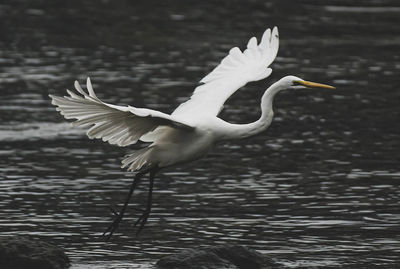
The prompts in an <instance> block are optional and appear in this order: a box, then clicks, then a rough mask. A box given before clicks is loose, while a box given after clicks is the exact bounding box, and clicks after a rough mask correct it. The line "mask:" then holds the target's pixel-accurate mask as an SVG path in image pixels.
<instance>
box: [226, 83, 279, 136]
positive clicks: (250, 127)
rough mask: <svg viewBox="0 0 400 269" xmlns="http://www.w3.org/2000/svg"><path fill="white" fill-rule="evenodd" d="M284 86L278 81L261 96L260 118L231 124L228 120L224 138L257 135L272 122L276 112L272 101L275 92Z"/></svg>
mask: <svg viewBox="0 0 400 269" xmlns="http://www.w3.org/2000/svg"><path fill="white" fill-rule="evenodd" d="M280 90H282V87H280V86H279V85H278V83H274V84H273V85H271V86H270V87H269V88H268V89H267V90H266V91H265V93H264V94H263V96H262V98H261V116H260V118H259V119H258V120H256V121H255V122H252V123H247V124H230V123H227V122H224V123H226V125H225V126H224V134H223V139H238V138H245V137H249V136H253V135H256V134H258V133H260V132H262V131H264V130H265V129H267V128H268V126H269V125H270V124H271V121H272V118H273V116H274V112H273V110H272V102H273V100H274V97H275V94H277V93H278V92H279V91H280Z"/></svg>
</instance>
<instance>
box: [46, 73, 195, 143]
mask: <svg viewBox="0 0 400 269" xmlns="http://www.w3.org/2000/svg"><path fill="white" fill-rule="evenodd" d="M86 86H87V89H88V91H89V94H88V93H87V92H85V91H84V90H83V89H82V88H81V86H80V85H79V83H78V82H77V81H75V89H76V90H77V91H78V93H80V94H81V95H78V94H76V93H74V92H71V91H69V90H67V92H68V94H69V95H70V96H64V97H59V96H54V95H49V96H50V97H51V99H52V104H53V105H56V106H58V107H57V110H58V111H60V113H61V115H63V116H64V117H65V118H66V119H77V121H75V122H74V124H75V125H78V126H79V125H82V126H91V128H90V129H89V130H88V131H87V135H88V137H89V138H101V139H102V140H103V141H107V142H109V143H110V144H117V145H118V146H127V145H130V144H135V143H136V142H137V141H138V140H139V139H140V137H141V136H143V135H145V134H146V133H149V132H151V131H153V130H154V129H156V128H157V127H158V126H163V125H168V126H172V127H174V128H178V129H185V130H189V131H191V130H193V129H194V127H192V126H189V125H187V124H185V123H183V122H180V121H178V120H175V119H174V117H172V116H170V115H167V114H164V113H162V112H159V111H156V110H151V109H146V108H136V107H132V106H116V105H112V104H107V103H104V102H102V101H101V100H100V99H99V98H98V97H97V96H96V94H95V93H94V90H93V87H92V84H91V82H90V79H89V78H88V79H87V84H86Z"/></svg>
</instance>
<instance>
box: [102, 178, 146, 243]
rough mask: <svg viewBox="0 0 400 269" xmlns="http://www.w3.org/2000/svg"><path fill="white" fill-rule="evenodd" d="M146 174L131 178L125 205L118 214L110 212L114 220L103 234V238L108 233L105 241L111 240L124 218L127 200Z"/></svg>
mask: <svg viewBox="0 0 400 269" xmlns="http://www.w3.org/2000/svg"><path fill="white" fill-rule="evenodd" d="M147 172H148V170H144V171H140V172H138V173H137V174H136V175H135V177H134V178H133V181H132V185H131V188H130V189H129V193H128V196H127V197H126V200H125V203H124V205H123V206H122V208H121V210H120V211H119V213H116V212H115V211H114V210H112V211H113V213H114V215H115V219H114V221H113V222H112V223H111V224H110V226H108V228H107V230H105V232H104V233H103V236H106V234H107V233H108V235H107V238H106V240H107V241H108V240H109V239H110V238H111V236H112V234H113V233H114V232H115V230H116V229H117V228H118V225H119V223H120V222H121V220H122V218H123V217H124V214H125V210H126V208H127V206H128V204H129V200H130V199H131V197H132V194H133V191H134V190H135V188H136V186H137V184H138V183H139V181H140V179H141V178H142V176H143V175H144V174H146V173H147Z"/></svg>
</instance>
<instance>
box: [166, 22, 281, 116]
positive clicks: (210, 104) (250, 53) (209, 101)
mask: <svg viewBox="0 0 400 269" xmlns="http://www.w3.org/2000/svg"><path fill="white" fill-rule="evenodd" d="M278 47H279V35H278V28H277V27H274V29H273V30H272V32H271V29H267V30H266V31H265V32H264V34H263V36H262V38H261V42H260V43H259V44H257V38H255V37H252V38H250V40H249V42H248V43H247V49H246V50H244V51H243V52H242V51H241V50H240V49H239V48H237V47H234V48H232V49H231V50H230V51H229V54H228V55H227V56H226V57H225V58H224V59H222V61H221V63H220V64H219V65H218V66H217V67H216V68H215V69H214V70H213V71H212V72H211V73H210V74H208V75H207V76H205V77H204V78H203V79H202V80H201V81H200V82H201V83H203V84H202V85H200V86H198V87H197V88H196V89H195V91H194V93H193V94H192V96H191V98H190V99H189V100H188V101H186V102H185V103H182V104H181V105H180V106H179V107H178V108H177V109H176V110H175V111H174V112H173V113H172V116H179V118H185V117H187V118H189V117H191V116H193V115H195V114H201V115H204V114H208V115H214V116H216V115H218V113H219V112H220V110H221V109H222V107H223V104H224V103H225V101H226V100H227V99H228V98H229V97H230V96H231V95H232V94H233V93H234V92H235V91H237V90H238V89H239V88H241V87H242V86H244V85H245V84H246V83H248V82H250V81H257V80H261V79H264V78H266V77H268V76H269V75H270V74H271V72H272V69H271V68H268V67H269V65H270V64H271V63H272V62H273V61H274V59H275V57H276V54H277V53H278Z"/></svg>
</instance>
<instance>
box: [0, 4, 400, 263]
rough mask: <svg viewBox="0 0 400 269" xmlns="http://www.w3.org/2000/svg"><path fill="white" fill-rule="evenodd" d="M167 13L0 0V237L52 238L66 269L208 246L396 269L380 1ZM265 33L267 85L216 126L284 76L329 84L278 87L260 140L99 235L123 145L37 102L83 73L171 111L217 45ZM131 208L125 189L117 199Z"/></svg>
mask: <svg viewBox="0 0 400 269" xmlns="http://www.w3.org/2000/svg"><path fill="white" fill-rule="evenodd" d="M178 2H179V3H178ZM181 2H182V1H176V2H174V1H162V2H161V1H160V2H157V3H154V2H152V1H150V2H148V3H146V4H133V3H132V4H130V3H128V1H122V0H118V1H93V2H92V3H91V2H89V1H86V3H80V1H13V2H12V3H13V4H11V1H9V3H8V4H4V3H2V4H0V18H1V23H0V31H1V35H0V46H1V50H0V110H1V111H0V120H1V123H0V156H1V157H0V231H1V236H4V235H12V234H27V235H30V236H31V237H34V238H40V239H45V240H48V241H50V242H54V243H56V244H58V245H61V246H63V247H65V248H66V250H67V252H68V254H69V255H70V256H71V258H72V261H73V268H96V269H97V268H150V266H151V264H152V263H154V262H155V261H156V260H157V259H159V258H160V257H162V256H164V255H166V254H169V253H175V252H176V251H177V250H179V249H183V248H190V247H197V246H208V245H215V244H219V243H237V244H243V245H247V246H249V247H252V248H254V249H256V250H259V251H261V252H263V253H266V254H269V255H271V256H272V257H274V258H276V259H277V261H278V262H280V263H281V264H283V265H286V266H288V267H290V268H301V267H307V268H312V267H331V268H379V267H380V268H397V266H399V264H400V258H399V255H400V205H399V200H400V167H399V162H400V153H399V148H400V128H399V119H400V109H399V101H400V90H399V88H400V75H399V73H400V27H399V25H400V24H399V23H400V4H399V3H398V1H383V0H382V1H380V0H375V1H365V2H364V1H329V3H328V1H326V2H325V1H324V3H322V1H311V0H309V1H305V0H303V1H296V2H294V1H261V0H260V1H248V2H246V3H244V1H206V2H204V1H202V2H200V1H185V3H181ZM362 2H364V3H363V5H362V6H360V4H361V3H362ZM274 25H277V26H278V27H279V30H280V36H281V46H280V51H279V54H278V58H277V60H276V61H275V63H274V64H273V66H272V67H273V69H274V73H273V75H272V76H271V79H269V80H268V81H262V82H257V83H253V84H250V85H248V86H247V87H246V88H245V90H243V91H240V92H238V93H237V94H236V95H235V96H234V97H233V98H232V99H231V100H230V101H229V102H228V104H227V106H226V108H225V111H224V113H223V114H222V117H223V118H224V119H226V120H229V121H231V122H240V123H242V122H249V121H252V120H254V119H256V118H257V116H258V115H259V113H260V110H259V98H260V96H261V95H262V93H263V90H264V89H265V88H266V87H267V86H268V85H269V84H270V83H271V82H273V81H276V80H277V79H279V78H280V77H282V76H284V75H287V74H293V75H296V76H299V77H302V78H304V79H307V80H312V81H318V82H323V83H328V84H332V85H335V86H336V87H337V88H338V89H337V90H335V91H327V90H318V91H317V90H315V91H311V90H302V91H297V92H293V91H292V92H282V93H280V94H279V96H278V97H277V98H276V102H275V115H276V117H275V119H274V121H273V124H272V125H271V126H270V128H269V129H268V131H267V132H265V133H263V134H261V135H258V136H256V137H254V138H250V139H246V140H241V141H237V142H232V143H226V144H221V145H219V146H218V147H217V148H216V149H215V150H214V151H213V152H212V153H211V154H209V155H208V156H207V157H206V158H204V159H202V160H201V161H198V162H196V163H193V164H189V165H186V166H182V167H176V168H174V169H170V170H166V171H164V172H163V173H162V174H160V175H159V177H158V179H157V182H156V185H155V193H154V207H153V209H154V210H153V213H152V215H151V218H150V219H149V222H148V225H147V227H146V228H145V230H144V231H143V233H142V234H141V236H140V237H139V238H136V237H135V236H134V232H135V231H134V229H133V227H132V223H133V221H132V220H131V219H133V218H135V217H136V216H137V214H138V212H135V211H134V210H133V209H132V207H133V206H131V207H130V209H131V210H128V217H127V219H126V220H125V221H124V222H123V223H122V224H121V226H120V229H119V230H118V233H117V234H116V235H115V236H114V238H113V239H112V240H111V242H108V243H105V242H103V241H102V238H101V236H100V235H101V233H102V232H103V231H104V230H105V228H106V227H107V226H108V224H109V222H110V220H111V213H110V212H109V210H108V206H109V205H116V204H119V203H121V202H122V201H123V199H124V197H125V194H126V192H127V189H128V187H129V184H130V182H131V179H132V174H130V173H127V172H124V171H122V170H121V169H120V168H119V166H120V161H121V159H122V157H123V155H124V154H125V153H127V152H130V151H131V150H132V148H131V149H121V148H118V147H114V146H110V145H108V144H104V143H102V142H101V141H93V140H89V139H87V138H86V136H85V135H84V132H83V130H79V129H73V128H71V126H70V125H69V124H68V123H66V121H65V120H63V118H62V117H61V116H60V115H59V114H58V113H56V112H55V109H54V107H52V106H51V105H50V102H49V99H48V97H47V95H48V94H49V93H52V94H58V95H62V94H64V93H65V91H64V90H65V89H66V88H72V86H73V81H74V80H75V79H79V80H80V81H82V82H84V79H85V78H86V76H88V75H90V76H91V78H92V81H93V83H94V87H95V89H97V93H98V95H99V96H100V97H102V98H104V100H106V101H108V102H113V103H117V104H131V105H135V106H138V107H141V106H145V107H150V108H154V109H159V110H162V111H164V112H171V111H172V110H173V109H174V108H175V107H176V106H177V105H178V104H179V103H180V102H182V101H184V100H186V98H187V97H188V96H190V94H191V92H192V90H193V88H194V87H195V86H196V82H197V81H199V80H200V79H201V78H202V77H203V76H204V75H206V74H207V73H208V72H209V71H210V70H211V69H212V68H213V66H215V65H216V64H217V62H219V61H220V59H221V58H222V57H223V56H224V55H225V53H226V52H227V51H228V50H229V49H230V48H231V47H232V46H241V47H242V48H243V47H244V45H245V44H246V42H247V40H248V38H249V37H251V36H253V35H256V36H258V37H259V36H260V35H261V33H262V32H263V31H264V29H265V28H267V27H271V26H274ZM145 197H146V189H145V186H142V188H141V189H140V191H139V192H138V193H137V194H136V195H135V197H134V203H136V204H137V206H139V205H138V204H139V203H140V202H144V200H145Z"/></svg>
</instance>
